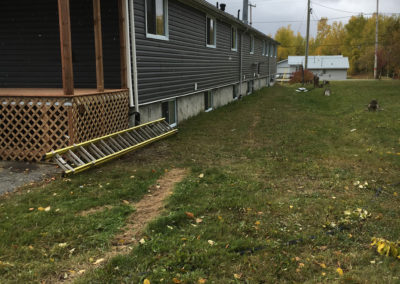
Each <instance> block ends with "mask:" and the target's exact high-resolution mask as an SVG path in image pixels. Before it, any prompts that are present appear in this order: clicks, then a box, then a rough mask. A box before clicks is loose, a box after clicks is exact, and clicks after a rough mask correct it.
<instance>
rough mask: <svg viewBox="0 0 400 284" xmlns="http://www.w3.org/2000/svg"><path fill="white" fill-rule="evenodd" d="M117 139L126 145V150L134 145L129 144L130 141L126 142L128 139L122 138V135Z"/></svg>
mask: <svg viewBox="0 0 400 284" xmlns="http://www.w3.org/2000/svg"><path fill="white" fill-rule="evenodd" d="M117 137H118V138H119V140H121V142H122V143H123V144H124V146H125V148H128V147H130V146H132V143H129V142H128V141H126V139H125V138H124V137H122V135H118V136H117Z"/></svg>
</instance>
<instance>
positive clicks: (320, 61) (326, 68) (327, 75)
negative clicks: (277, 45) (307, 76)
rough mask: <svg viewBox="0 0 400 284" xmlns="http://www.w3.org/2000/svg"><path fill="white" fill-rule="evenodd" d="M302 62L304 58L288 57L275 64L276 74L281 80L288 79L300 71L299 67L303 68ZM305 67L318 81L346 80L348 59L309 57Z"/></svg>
mask: <svg viewBox="0 0 400 284" xmlns="http://www.w3.org/2000/svg"><path fill="white" fill-rule="evenodd" d="M304 61H305V57H304V56H289V57H288V59H286V60H282V61H280V62H278V63H277V65H278V66H277V73H278V75H279V76H281V77H282V78H285V77H288V76H290V74H292V73H293V72H295V71H297V70H300V69H301V67H300V66H303V68H304ZM307 67H308V68H307V69H308V70H310V71H311V72H313V73H314V74H315V75H317V76H318V77H319V78H320V80H326V81H341V80H346V79H347V69H349V59H348V57H343V55H329V56H328V55H327V56H309V57H308V66H307Z"/></svg>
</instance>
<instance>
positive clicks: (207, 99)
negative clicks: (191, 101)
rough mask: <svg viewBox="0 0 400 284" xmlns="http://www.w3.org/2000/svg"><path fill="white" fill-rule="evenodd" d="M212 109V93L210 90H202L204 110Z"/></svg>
mask: <svg viewBox="0 0 400 284" xmlns="http://www.w3.org/2000/svg"><path fill="white" fill-rule="evenodd" d="M212 109H213V93H212V91H206V92H204V110H205V111H206V112H207V111H211V110H212Z"/></svg>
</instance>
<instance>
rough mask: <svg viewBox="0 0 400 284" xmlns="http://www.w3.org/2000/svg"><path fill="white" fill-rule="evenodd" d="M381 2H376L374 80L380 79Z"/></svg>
mask: <svg viewBox="0 0 400 284" xmlns="http://www.w3.org/2000/svg"><path fill="white" fill-rule="evenodd" d="M378 9H379V0H376V28H375V63H374V78H375V79H378V25H379V10H378Z"/></svg>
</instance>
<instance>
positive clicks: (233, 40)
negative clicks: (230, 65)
mask: <svg viewBox="0 0 400 284" xmlns="http://www.w3.org/2000/svg"><path fill="white" fill-rule="evenodd" d="M237 46H238V39H237V28H235V27H232V28H231V50H232V51H237V50H238V49H237Z"/></svg>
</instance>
